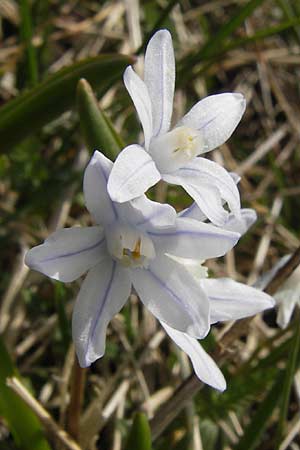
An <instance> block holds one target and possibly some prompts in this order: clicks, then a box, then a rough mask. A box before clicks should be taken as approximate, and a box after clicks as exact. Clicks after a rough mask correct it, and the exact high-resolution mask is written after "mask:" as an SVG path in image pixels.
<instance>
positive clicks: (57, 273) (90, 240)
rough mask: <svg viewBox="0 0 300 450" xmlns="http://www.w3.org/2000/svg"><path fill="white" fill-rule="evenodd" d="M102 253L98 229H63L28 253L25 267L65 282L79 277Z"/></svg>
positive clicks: (100, 232) (102, 238) (102, 245)
mask: <svg viewBox="0 0 300 450" xmlns="http://www.w3.org/2000/svg"><path fill="white" fill-rule="evenodd" d="M106 254H107V253H106V247H105V238H104V234H103V230H102V228H101V227H89V228H80V227H74V228H64V229H62V230H58V231H56V232H55V233H53V234H51V235H50V236H49V237H48V239H46V240H45V242H44V243H43V244H41V245H38V246H37V247H33V248H32V249H31V250H29V251H28V252H27V254H26V257H25V264H27V266H29V267H30V268H31V269H34V270H37V271H38V272H42V273H43V274H44V275H47V276H48V277H51V278H54V279H55V280H60V281H64V282H69V281H73V280H76V278H78V277H80V276H81V275H83V274H84V273H85V272H86V271H87V270H88V269H90V268H91V267H93V266H94V265H96V264H97V263H98V262H99V261H101V259H103V258H104V257H105V256H106Z"/></svg>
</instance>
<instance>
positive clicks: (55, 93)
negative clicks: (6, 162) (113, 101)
mask: <svg viewBox="0 0 300 450" xmlns="http://www.w3.org/2000/svg"><path fill="white" fill-rule="evenodd" d="M130 63H132V59H131V58H129V57H127V56H123V55H102V56H97V57H95V58H89V59H86V60H84V61H80V62H78V63H75V64H73V65H71V66H68V67H66V68H64V69H61V70H60V71H58V72H57V73H55V74H54V75H51V76H50V77H49V78H48V79H47V80H45V81H44V82H42V83H40V84H39V85H37V86H36V87H35V88H33V89H31V90H30V91H28V92H25V93H24V94H22V95H20V96H19V97H17V98H15V99H14V100H11V101H10V102H9V103H7V104H6V105H4V106H3V107H2V108H1V109H0V142H1V150H0V151H2V152H4V151H5V152H7V150H9V149H10V148H11V147H13V146H14V145H15V144H17V143H18V142H20V141H22V140H23V139H25V138H26V137H28V136H30V135H31V134H33V133H35V132H36V131H38V130H39V129H40V128H41V127H43V126H44V125H46V124H48V122H50V121H51V120H53V119H55V118H57V117H58V116H59V115H61V114H62V113H63V112H65V111H67V110H69V109H70V108H72V107H73V106H74V103H75V99H76V95H75V94H76V86H77V83H78V81H79V80H80V79H81V78H86V79H87V80H88V81H89V83H90V84H91V85H92V86H93V87H94V88H96V89H97V90H99V91H100V92H101V93H102V94H103V93H104V92H105V91H106V90H107V89H108V88H109V87H110V86H111V85H112V84H113V83H114V82H115V81H117V80H119V78H120V76H121V74H122V72H123V71H124V69H125V67H126V66H127V65H128V64H130Z"/></svg>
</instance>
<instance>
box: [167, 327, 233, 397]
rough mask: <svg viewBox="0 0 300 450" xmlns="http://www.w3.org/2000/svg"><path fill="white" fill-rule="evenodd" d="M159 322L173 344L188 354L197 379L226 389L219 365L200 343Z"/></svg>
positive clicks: (220, 389) (218, 388)
mask: <svg viewBox="0 0 300 450" xmlns="http://www.w3.org/2000/svg"><path fill="white" fill-rule="evenodd" d="M160 323H161V325H162V326H163V328H164V329H165V331H166V333H167V334H168V335H169V336H170V338H171V339H172V340H173V341H174V342H175V344H176V345H178V347H179V348H180V349H181V350H182V351H184V352H185V353H186V354H187V355H188V356H189V358H190V360H191V362H192V365H193V369H194V371H195V374H196V375H197V377H198V378H199V380H201V381H202V382H203V383H206V384H208V385H209V386H211V387H213V388H214V389H217V390H218V391H221V392H223V391H224V390H225V389H226V380H225V378H224V376H223V374H222V372H221V371H220V369H219V367H218V366H217V365H216V363H215V362H214V360H213V359H212V358H211V357H210V356H209V355H208V354H207V353H206V351H205V350H204V349H203V348H202V346H201V345H200V343H199V342H198V341H197V340H196V339H195V338H192V337H190V336H188V335H187V334H185V333H182V332H181V331H177V330H175V329H174V328H171V327H169V326H168V325H167V324H165V323H164V322H162V321H161V322H160Z"/></svg>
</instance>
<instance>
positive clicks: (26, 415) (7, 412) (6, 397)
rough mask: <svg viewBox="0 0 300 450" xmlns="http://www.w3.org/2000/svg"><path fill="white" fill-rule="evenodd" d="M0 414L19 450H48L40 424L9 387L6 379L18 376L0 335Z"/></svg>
mask: <svg viewBox="0 0 300 450" xmlns="http://www.w3.org/2000/svg"><path fill="white" fill-rule="evenodd" d="M0 359H1V364H0V415H1V416H2V417H3V418H4V419H5V421H6V423H7V426H8V428H9V430H10V431H11V433H12V435H13V437H14V440H15V442H16V445H17V446H18V447H19V448H20V449H21V450H50V447H49V445H48V443H47V441H46V439H45V437H44V434H43V430H42V426H41V424H40V422H39V420H38V418H37V417H36V416H35V414H34V413H33V412H32V410H31V409H30V408H29V407H28V406H27V405H26V404H25V403H24V402H23V400H21V399H20V397H18V396H17V395H16V394H15V393H14V392H13V391H12V390H11V389H9V388H8V387H7V386H6V379H7V378H9V377H12V376H15V377H19V374H18V371H17V369H16V368H15V366H14V365H13V363H12V361H11V359H10V356H9V354H8V352H7V350H6V348H5V345H4V342H3V340H2V338H1V336H0Z"/></svg>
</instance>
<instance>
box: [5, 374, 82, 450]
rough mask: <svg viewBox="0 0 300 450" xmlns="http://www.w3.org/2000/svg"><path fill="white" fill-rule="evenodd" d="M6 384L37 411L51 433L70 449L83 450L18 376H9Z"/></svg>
mask: <svg viewBox="0 0 300 450" xmlns="http://www.w3.org/2000/svg"><path fill="white" fill-rule="evenodd" d="M6 384H7V386H8V387H10V388H11V389H12V390H13V391H14V392H15V393H16V394H17V395H19V397H21V398H22V400H24V402H25V403H26V404H27V405H28V406H29V407H30V408H31V409H32V411H34V412H35V414H36V415H37V416H38V418H39V419H40V421H41V422H42V424H43V425H44V427H45V429H46V430H47V432H48V433H49V435H50V436H51V437H52V438H54V439H56V440H57V441H59V442H60V443H61V444H63V445H64V447H65V448H66V449H68V450H82V449H81V447H79V445H78V444H77V443H76V442H75V441H74V440H73V439H72V437H71V436H70V435H69V434H68V433H67V432H66V431H64V430H63V429H62V428H60V427H59V425H57V423H56V422H55V421H54V420H53V419H52V417H51V416H50V414H49V413H48V412H47V411H46V410H45V409H44V408H43V406H42V405H41V404H40V403H39V402H38V401H37V400H36V399H35V398H34V397H33V396H32V395H31V394H30V392H29V391H28V390H27V389H26V388H25V386H24V385H23V384H22V383H21V382H20V380H18V379H17V378H16V377H12V378H7V380H6Z"/></svg>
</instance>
